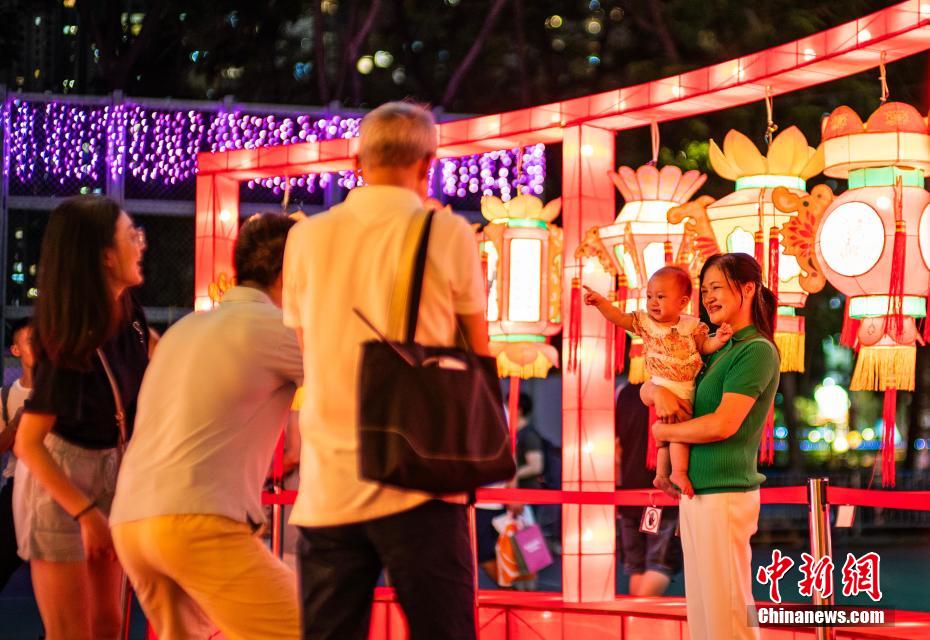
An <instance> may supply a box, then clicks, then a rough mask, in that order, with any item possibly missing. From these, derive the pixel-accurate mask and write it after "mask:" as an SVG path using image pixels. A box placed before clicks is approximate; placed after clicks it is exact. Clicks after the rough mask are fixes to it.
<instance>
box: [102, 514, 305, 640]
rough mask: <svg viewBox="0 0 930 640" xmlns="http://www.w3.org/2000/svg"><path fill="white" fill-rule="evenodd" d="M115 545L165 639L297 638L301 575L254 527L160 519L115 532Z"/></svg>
mask: <svg viewBox="0 0 930 640" xmlns="http://www.w3.org/2000/svg"><path fill="white" fill-rule="evenodd" d="M112 532H113V545H114V546H115V547H116V553H117V555H118V556H119V559H120V562H121V563H122V564H123V568H124V569H125V570H126V573H127V574H128V575H129V579H130V581H131V582H132V585H133V587H135V590H136V595H137V596H138V597H139V602H140V603H141V604H142V609H143V610H145V615H146V616H147V617H148V619H149V622H150V623H151V624H152V626H153V627H154V628H155V632H156V634H157V635H158V638H159V640H207V639H208V638H212V637H214V636H213V626H214V624H215V625H216V627H218V628H219V629H220V631H222V632H223V635H224V636H225V637H226V638H227V640H259V639H261V640H297V639H298V638H299V636H300V611H299V604H298V599H297V577H296V576H295V575H294V574H293V573H292V572H291V570H290V569H288V568H287V567H286V566H284V564H283V563H282V562H281V561H280V560H278V559H277V558H275V557H274V556H273V555H272V554H271V552H270V551H269V550H268V549H267V548H266V547H265V545H264V544H263V543H262V541H261V540H260V539H259V538H258V537H257V536H255V535H254V534H253V533H252V531H251V530H250V528H249V526H248V525H247V524H244V523H241V522H234V521H232V520H230V519H228V518H222V517H220V516H212V515H176V516H158V517H154V518H146V519H144V520H136V521H134V522H125V523H122V524H118V525H116V526H115V527H113V529H112Z"/></svg>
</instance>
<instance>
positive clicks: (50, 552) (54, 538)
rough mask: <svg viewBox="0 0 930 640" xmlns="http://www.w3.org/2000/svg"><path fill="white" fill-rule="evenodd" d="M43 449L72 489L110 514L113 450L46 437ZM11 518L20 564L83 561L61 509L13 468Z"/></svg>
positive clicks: (72, 525)
mask: <svg viewBox="0 0 930 640" xmlns="http://www.w3.org/2000/svg"><path fill="white" fill-rule="evenodd" d="M45 447H46V448H47V449H48V452H49V454H51V456H52V458H53V459H54V460H55V462H56V463H57V464H58V466H60V467H61V469H62V471H64V472H65V475H66V476H68V479H69V480H71V482H72V483H73V484H74V486H75V487H77V488H78V489H80V490H81V491H82V492H83V493H84V494H85V495H87V496H88V497H89V498H90V499H91V500H93V501H94V502H95V503H96V505H97V507H98V508H99V509H100V510H101V511H103V513H104V514H105V515H108V514H109V513H110V505H111V504H112V503H113V493H114V491H115V490H116V475H117V472H118V471H119V463H120V455H119V451H118V449H116V448H113V449H85V448H84V447H79V446H77V445H74V444H71V443H69V442H67V441H66V440H64V439H62V438H61V437H59V436H57V435H55V434H54V433H50V434H48V435H47V436H46V437H45ZM13 490H14V495H13V517H14V520H15V523H16V542H17V547H18V553H19V555H20V557H21V558H23V559H24V560H33V559H34V560H48V561H50V562H80V561H83V560H84V559H85V558H84V544H83V542H82V540H81V525H80V524H79V523H78V522H77V521H75V520H74V518H72V517H71V515H70V514H69V513H68V512H67V511H65V510H64V509H62V508H61V506H60V505H59V504H58V502H56V501H55V499H54V498H52V496H51V495H50V494H49V493H48V491H46V490H45V487H43V486H42V485H41V484H40V483H39V482H38V481H37V480H36V479H35V477H34V476H33V475H32V474H31V473H30V472H29V470H28V469H27V468H26V465H25V464H18V465H16V480H15V482H14V484H13Z"/></svg>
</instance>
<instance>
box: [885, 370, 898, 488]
mask: <svg viewBox="0 0 930 640" xmlns="http://www.w3.org/2000/svg"><path fill="white" fill-rule="evenodd" d="M897 413H898V390H897V389H892V388H889V389H885V400H884V402H883V403H882V421H883V422H884V423H885V426H884V430H883V431H882V486H883V487H893V486H894V485H895V463H894V431H895V418H896V415H897Z"/></svg>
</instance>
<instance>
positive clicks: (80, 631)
mask: <svg viewBox="0 0 930 640" xmlns="http://www.w3.org/2000/svg"><path fill="white" fill-rule="evenodd" d="M144 249H145V242H144V238H143V236H142V235H141V234H140V231H139V229H138V228H136V227H135V226H134V225H133V222H132V218H130V217H129V215H128V214H127V213H126V212H125V211H122V210H121V209H120V206H119V205H118V204H117V203H116V202H115V201H113V200H111V199H110V198H106V197H103V196H79V197H76V198H70V199H68V200H66V201H64V202H63V203H62V204H60V205H58V206H57V207H56V208H55V209H54V211H52V213H51V215H50V216H49V221H48V226H47V227H46V229H45V236H44V237H43V239H42V251H41V257H40V259H39V273H38V288H39V292H40V293H39V297H38V300H37V301H36V306H35V316H34V323H33V331H34V338H33V342H32V345H33V349H34V350H35V357H36V365H35V376H34V379H33V389H32V394H31V395H30V397H29V399H28V400H26V403H25V407H24V411H23V416H22V418H21V420H20V423H19V430H18V431H17V434H16V444H15V446H14V449H13V451H14V453H15V454H16V457H17V458H18V462H17V465H16V476H15V480H14V483H15V488H16V495H14V497H13V505H14V508H13V512H14V518H15V524H16V537H17V542H18V547H19V555H20V557H22V558H23V559H24V560H28V561H29V562H30V563H31V572H32V584H33V588H34V591H35V595H36V601H37V603H38V605H39V613H40V614H41V616H42V622H43V624H44V626H45V637H46V640H113V639H115V638H116V637H117V636H118V635H119V628H120V622H121V609H120V585H121V581H122V570H121V569H120V566H119V563H118V562H117V560H116V555H115V553H114V552H113V542H112V540H111V538H110V527H109V526H108V524H107V516H108V514H109V512H110V504H111V501H112V500H113V491H114V489H115V487H116V475H117V471H118V469H119V464H120V447H121V444H122V443H123V442H125V440H126V438H128V436H129V435H130V434H131V432H132V425H133V421H134V419H135V413H136V395H137V394H138V392H139V387H140V385H141V384H142V376H143V374H144V373H145V368H146V366H147V365H148V351H149V344H148V341H149V331H148V324H147V323H146V320H145V315H144V313H143V311H142V307H141V305H139V304H138V302H137V301H136V300H135V298H134V297H133V296H132V294H131V291H132V288H133V287H137V286H139V285H140V284H142V253H143V250H144ZM106 367H109V369H110V372H111V373H112V379H111V376H110V375H109V374H108V373H107V371H106ZM117 399H119V402H117ZM119 404H122V406H123V409H124V415H123V416H117V407H118V406H119ZM121 417H122V418H124V420H121V419H120V418H121Z"/></svg>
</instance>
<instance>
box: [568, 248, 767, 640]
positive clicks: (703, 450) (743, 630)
mask: <svg viewBox="0 0 930 640" xmlns="http://www.w3.org/2000/svg"><path fill="white" fill-rule="evenodd" d="M700 286H701V291H700V293H701V303H702V305H703V306H704V309H705V310H706V311H707V315H708V317H709V319H710V321H711V323H712V324H714V325H716V326H717V327H726V332H725V334H726V335H729V334H730V332H732V335H729V339H728V340H726V342H725V343H724V344H722V345H719V344H712V346H713V347H716V348H708V347H710V346H711V345H706V344H705V345H702V346H703V347H704V348H702V349H699V352H702V353H704V354H708V353H709V354H710V355H707V357H706V359H705V361H704V367H703V370H702V371H701V373H700V374H699V375H698V376H697V379H696V381H695V382H696V384H695V389H694V401H693V404H692V403H691V402H689V401H688V400H687V399H686V398H684V397H681V396H682V395H683V394H681V393H680V391H679V392H678V393H676V390H673V389H670V388H669V386H670V385H665V386H663V384H662V381H661V380H660V381H659V382H658V383H655V382H650V383H647V384H646V385H644V387H643V392H642V395H643V400H644V401H645V402H647V403H649V404H654V405H655V410H656V415H657V416H658V417H659V422H657V423H656V424H655V425H653V434H654V435H655V437H656V440H657V441H661V442H663V443H666V442H672V443H679V444H684V445H690V452H689V454H688V463H687V471H686V474H687V480H688V483H689V486H688V488H687V490H688V493H689V494H690V493H691V492H692V491H693V494H694V495H693V497H692V498H690V499H686V500H682V501H681V504H680V518H681V542H682V549H683V551H684V558H685V590H686V594H687V607H688V626H689V629H690V633H691V638H692V640H719V639H722V638H727V639H734V640H741V639H743V638H758V637H759V630H758V628H757V627H751V626H749V607H751V606H752V604H753V597H752V573H751V560H752V552H751V549H750V546H749V539H750V537H751V536H752V534H753V533H755V531H756V528H757V525H758V520H759V485H760V484H761V483H762V482H763V481H764V480H765V476H763V475H762V474H760V473H759V472H758V470H757V468H756V461H757V458H758V450H759V443H760V440H761V437H762V431H763V429H764V426H765V422H766V418H767V416H768V412H769V409H770V407H771V406H772V401H773V399H774V397H775V391H776V389H777V388H778V381H779V355H778V350H777V349H776V347H775V344H774V340H773V334H774V319H775V309H776V299H775V296H774V294H773V293H772V292H771V291H770V290H769V289H767V288H766V287H765V286H764V285H763V283H762V270H761V268H760V267H759V263H758V262H756V261H755V260H754V259H753V258H752V257H750V256H748V255H746V254H741V253H728V254H722V255H719V254H718V255H715V256H713V257H711V258H709V259H708V260H707V262H706V263H705V265H704V268H703V269H702V270H701V275H700ZM597 298H600V296H597V294H593V296H592V295H591V294H590V293H589V297H588V299H587V300H586V301H587V302H588V303H589V304H594V305H596V306H597V307H598V309H600V310H601V311H602V312H603V313H604V315H605V316H607V317H608V319H611V320H613V321H615V322H617V324H621V325H622V324H623V323H621V322H618V320H621V318H620V316H626V315H627V314H620V313H616V314H613V313H611V312H610V310H608V309H606V308H602V307H603V305H602V304H600V300H598V299H597ZM647 306H648V304H647ZM613 315H616V316H617V317H612V316H613ZM623 319H624V320H626V319H625V318H623ZM676 325H677V326H682V321H681V320H680V319H679V320H678V321H677V322H676ZM660 326H661V325H660ZM696 333H697V335H698V338H697V340H696V341H695V342H698V341H701V340H702V338H701V337H700V330H699V329H698V330H696ZM718 337H719V336H718ZM647 357H648V355H647ZM671 386H674V385H671ZM692 416H693V417H692ZM662 459H663V457H662V456H660V462H661V460H662ZM665 459H668V457H667V456H665ZM672 467H673V469H672V473H673V474H674V473H675V469H674V467H675V462H674V460H673V461H672ZM662 471H663V470H662V469H661V468H660V469H659V475H660V478H658V479H657V483H658V484H663V483H665V484H663V486H665V487H667V490H668V492H669V493H671V494H673V495H675V496H677V495H678V494H679V492H678V489H679V488H680V487H676V484H677V483H676V484H672V483H671V482H667V481H665V479H664V478H661V475H662ZM673 478H674V475H673Z"/></svg>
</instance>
